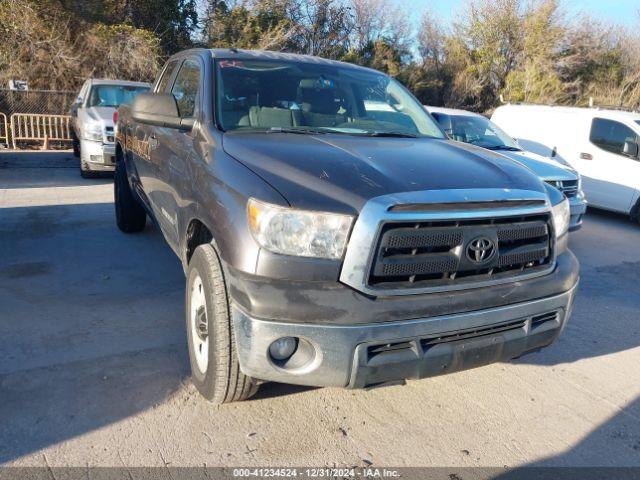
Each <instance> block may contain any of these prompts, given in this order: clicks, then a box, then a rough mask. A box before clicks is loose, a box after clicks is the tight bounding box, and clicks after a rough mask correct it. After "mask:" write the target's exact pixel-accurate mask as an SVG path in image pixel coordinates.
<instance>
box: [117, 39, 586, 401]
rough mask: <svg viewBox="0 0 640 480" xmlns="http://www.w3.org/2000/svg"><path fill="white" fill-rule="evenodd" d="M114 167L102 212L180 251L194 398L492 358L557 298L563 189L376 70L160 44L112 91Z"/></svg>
mask: <svg viewBox="0 0 640 480" xmlns="http://www.w3.org/2000/svg"><path fill="white" fill-rule="evenodd" d="M382 103H385V104H386V105H387V107H388V108H386V109H382V108H380V104H382ZM369 107H373V109H370V108H369ZM114 183H115V213H116V220H117V224H118V227H119V228H120V229H121V230H122V231H123V232H128V233H129V232H137V231H141V230H142V229H144V227H145V223H146V218H147V214H148V215H149V216H151V217H152V218H153V219H155V222H156V223H157V225H159V228H160V230H161V231H162V233H163V235H164V237H165V239H166V241H167V242H168V244H169V245H170V246H171V248H172V249H173V250H174V252H175V253H176V255H177V256H178V257H179V258H180V260H181V261H182V264H183V267H184V270H185V272H186V277H187V280H186V293H185V317H186V329H187V338H188V344H189V357H190V363H191V371H192V377H193V382H194V384H195V385H196V387H197V388H198V389H199V391H200V392H201V393H202V394H203V395H204V396H205V397H206V398H207V399H210V400H212V401H213V402H217V403H221V402H229V401H236V400H243V399H246V398H248V397H249V396H251V395H252V394H253V392H255V390H256V388H257V385H258V383H259V382H260V381H277V382H284V383H293V384H302V385H316V386H337V387H348V388H361V387H374V386H381V385H386V384H389V383H395V382H400V381H403V380H404V379H406V378H423V377H428V376H432V375H439V374H443V373H449V372H454V371H457V370H462V369H466V368H471V367H477V366H480V365H485V364H488V363H492V362H497V361H503V360H508V359H511V358H513V357H518V356H520V355H523V354H525V353H528V352H531V351H534V350H537V349H540V348H541V347H544V346H546V345H549V344H551V343H552V342H553V341H554V340H555V339H556V338H557V337H558V335H559V334H560V332H561V330H562V329H563V327H564V325H565V324H566V322H567V320H568V318H569V315H570V313H571V305H572V302H573V298H574V294H575V291H576V285H577V282H578V262H577V260H576V258H575V256H574V255H573V254H572V253H571V252H570V251H569V249H568V247H567V239H568V234H567V231H568V227H569V202H568V201H567V199H566V198H565V197H564V195H563V194H562V193H561V192H560V191H559V190H557V189H556V188H553V187H551V186H549V185H547V184H545V183H543V182H542V181H541V180H540V179H539V178H538V177H537V176H536V175H534V174H533V173H532V172H531V171H530V170H529V169H527V168H525V167H523V166H522V165H519V164H518V163H517V162H513V161H511V160H509V159H507V158H505V157H504V156H502V155H499V154H497V153H495V152H491V151H489V150H485V149H482V148H478V147H475V146H472V145H464V144H460V143H457V142H453V141H450V140H448V139H447V138H446V136H445V134H444V132H443V131H442V130H441V129H440V127H439V126H438V125H437V123H436V122H435V121H434V120H433V118H432V117H431V116H430V115H428V114H427V112H426V111H425V110H424V109H423V108H422V105H420V103H419V102H418V101H417V100H416V99H415V98H414V97H413V96H412V95H411V94H410V93H409V92H408V91H407V90H406V89H405V88H404V87H402V86H401V85H400V83H398V82H397V81H395V80H394V79H392V78H390V77H389V76H387V75H384V74H382V73H380V72H377V71H375V70H370V69H366V68H363V67H358V66H355V65H351V64H345V63H340V62H335V61H329V60H324V59H320V58H315V57H309V56H300V55H291V54H284V53H274V52H253V51H239V50H235V49H231V50H199V49H198V50H188V51H185V52H182V53H179V54H176V55H174V56H173V57H171V58H170V59H169V60H168V63H167V64H166V65H165V66H164V68H163V69H162V71H161V73H160V75H159V77H158V79H157V80H156V82H155V84H154V87H153V89H152V92H150V93H142V94H140V95H138V96H137V97H136V98H135V99H134V101H133V103H132V105H130V106H127V105H124V106H121V107H120V109H119V116H118V138H117V146H116V171H115V178H114Z"/></svg>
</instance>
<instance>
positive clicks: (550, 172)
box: [500, 151, 578, 180]
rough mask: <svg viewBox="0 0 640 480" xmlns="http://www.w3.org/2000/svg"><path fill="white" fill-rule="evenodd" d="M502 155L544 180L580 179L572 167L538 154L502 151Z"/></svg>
mask: <svg viewBox="0 0 640 480" xmlns="http://www.w3.org/2000/svg"><path fill="white" fill-rule="evenodd" d="M500 153H501V154H502V155H504V156H505V157H509V158H511V159H513V160H516V161H517V162H520V163H521V164H523V165H524V166H525V167H527V168H529V169H531V170H532V171H533V173H535V174H536V175H538V176H539V177H540V178H542V179H543V180H577V178H578V175H577V174H576V173H575V171H574V170H572V169H571V168H570V167H567V166H565V165H562V164H561V163H558V162H556V161H555V160H553V159H551V158H548V157H543V156H542V155H538V154H537V153H533V152H526V151H520V152H509V151H500Z"/></svg>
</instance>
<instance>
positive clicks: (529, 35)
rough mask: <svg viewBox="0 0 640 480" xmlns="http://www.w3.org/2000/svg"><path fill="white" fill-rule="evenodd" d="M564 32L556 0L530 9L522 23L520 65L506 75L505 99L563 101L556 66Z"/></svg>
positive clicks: (543, 2) (561, 87)
mask: <svg viewBox="0 0 640 480" xmlns="http://www.w3.org/2000/svg"><path fill="white" fill-rule="evenodd" d="M565 31H566V27H565V26H564V25H563V24H562V18H561V14H560V12H559V7H558V2H557V0H543V1H541V2H538V3H534V4H530V5H529V8H528V10H527V12H526V13H525V15H524V18H523V21H522V32H521V34H520V37H521V49H520V51H519V52H518V57H517V65H516V67H515V68H514V69H513V70H512V71H511V72H510V73H509V74H508V75H507V78H506V80H505V85H504V88H503V89H502V91H501V93H502V94H503V95H504V96H505V98H506V99H508V100H509V101H516V102H529V103H556V102H557V101H558V100H559V99H561V98H562V97H563V84H562V81H561V80H560V78H559V76H558V73H557V71H556V62H557V59H558V56H559V53H560V46H561V44H562V42H563V40H564V35H565Z"/></svg>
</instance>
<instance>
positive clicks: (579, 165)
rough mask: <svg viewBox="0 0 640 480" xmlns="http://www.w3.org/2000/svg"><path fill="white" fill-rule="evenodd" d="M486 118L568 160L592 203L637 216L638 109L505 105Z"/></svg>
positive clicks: (526, 144) (528, 144) (534, 147)
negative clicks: (635, 110)
mask: <svg viewBox="0 0 640 480" xmlns="http://www.w3.org/2000/svg"><path fill="white" fill-rule="evenodd" d="M491 120H492V121H493V122H494V123H496V124H497V125H498V126H500V127H501V128H503V129H504V130H505V131H506V132H508V133H509V135H513V136H514V137H516V138H517V139H518V142H519V143H520V145H521V146H522V147H523V148H524V149H526V150H530V151H534V152H536V153H539V154H541V155H544V156H551V157H555V158H557V159H559V160H560V161H564V162H566V163H568V164H570V165H571V166H572V167H573V168H575V169H576V170H577V171H578V172H579V173H580V174H581V175H582V183H583V189H584V193H585V195H586V196H587V200H589V205H593V206H596V207H599V208H603V209H606V210H613V211H616V212H622V213H626V214H629V215H631V217H632V218H634V219H636V220H639V221H640V160H639V159H638V142H639V140H640V113H637V112H623V111H620V110H604V109H600V108H574V107H552V106H542V105H504V106H501V107H499V108H497V109H496V111H495V113H494V114H493V116H492V117H491Z"/></svg>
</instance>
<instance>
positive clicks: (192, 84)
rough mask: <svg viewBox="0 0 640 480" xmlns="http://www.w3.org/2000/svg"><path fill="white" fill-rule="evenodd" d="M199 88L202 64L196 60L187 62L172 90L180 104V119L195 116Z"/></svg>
mask: <svg viewBox="0 0 640 480" xmlns="http://www.w3.org/2000/svg"><path fill="white" fill-rule="evenodd" d="M199 86H200V64H199V63H198V62H197V61H196V60H185V61H184V63H183V64H182V66H181V67H180V71H179V72H178V75H177V76H176V81H175V83H174V84H173V88H172V89H171V93H172V94H173V96H174V97H175V99H176V103H177V104H178V113H179V114H180V117H192V116H193V114H194V112H195V108H196V98H197V96H198V87H199Z"/></svg>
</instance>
